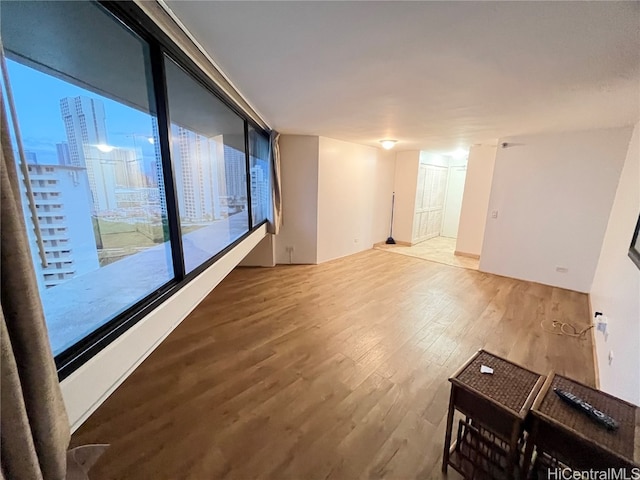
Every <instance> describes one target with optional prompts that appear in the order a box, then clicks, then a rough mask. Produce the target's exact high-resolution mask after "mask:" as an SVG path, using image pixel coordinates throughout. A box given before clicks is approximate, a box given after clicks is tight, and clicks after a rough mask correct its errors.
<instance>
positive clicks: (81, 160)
mask: <svg viewBox="0 0 640 480" xmlns="http://www.w3.org/2000/svg"><path fill="white" fill-rule="evenodd" d="M60 112H61V114H62V120H63V122H64V128H65V130H66V133H67V145H68V148H69V158H70V161H71V165H73V166H76V167H82V168H86V169H87V178H88V179H89V189H90V194H91V204H92V213H93V214H99V213H100V212H104V211H108V210H111V209H113V208H115V205H116V200H115V195H114V193H113V189H114V187H115V174H114V172H113V168H109V165H111V166H112V162H111V159H110V158H109V155H108V153H109V152H110V150H109V149H110V147H109V146H108V140H107V126H106V122H105V113H104V104H103V103H102V101H101V100H98V99H96V98H89V97H84V96H78V97H66V98H63V99H61V100H60Z"/></svg>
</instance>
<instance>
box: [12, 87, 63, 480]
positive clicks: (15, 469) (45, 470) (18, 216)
mask: <svg viewBox="0 0 640 480" xmlns="http://www.w3.org/2000/svg"><path fill="white" fill-rule="evenodd" d="M0 105H1V108H0V111H1V118H0V121H1V123H2V125H1V127H0V128H1V135H2V136H1V140H2V150H1V152H0V155H1V157H0V161H1V164H0V171H1V181H2V184H1V186H0V188H1V196H0V202H1V204H0V229H1V231H2V235H1V243H0V262H1V263H0V267H1V268H0V282H1V284H0V289H1V295H0V297H1V302H2V303H1V309H0V320H1V321H2V325H1V332H0V335H1V336H2V337H1V339H0V343H1V352H2V365H1V367H0V370H1V374H2V385H1V386H0V387H1V389H2V390H1V399H0V400H1V404H0V416H1V420H0V429H1V430H0V440H1V442H2V443H1V461H2V473H3V476H4V477H5V478H6V479H23V478H24V479H29V480H37V479H44V480H47V479H64V478H65V475H66V451H67V446H68V445H69V439H70V435H71V434H70V430H69V420H68V418H67V413H66V410H65V407H64V403H63V401H62V393H61V391H60V384H59V383H58V374H57V371H56V366H55V363H54V361H53V354H52V352H51V347H50V344H49V337H48V335H47V329H46V325H45V321H44V313H43V311H42V305H41V303H40V297H39V294H38V287H37V282H36V278H35V273H34V270H33V265H32V263H31V262H32V260H31V254H30V251H29V242H28V239H27V230H26V228H25V223H24V217H23V214H22V206H21V202H20V188H19V180H18V172H17V169H16V162H15V159H14V156H13V151H12V148H11V141H10V137H9V131H8V125H7V115H6V113H5V109H4V100H1V103H0Z"/></svg>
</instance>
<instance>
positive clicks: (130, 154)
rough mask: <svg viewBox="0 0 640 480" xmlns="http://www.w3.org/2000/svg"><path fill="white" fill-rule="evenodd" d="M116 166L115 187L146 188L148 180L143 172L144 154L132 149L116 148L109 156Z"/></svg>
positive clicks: (111, 162)
mask: <svg viewBox="0 0 640 480" xmlns="http://www.w3.org/2000/svg"><path fill="white" fill-rule="evenodd" d="M107 156H108V158H109V162H110V164H112V165H113V166H114V170H115V171H114V173H115V187H119V188H144V187H146V186H147V185H146V179H145V177H144V173H143V172H142V165H141V163H142V153H141V152H140V151H139V150H134V149H131V148H114V149H113V150H111V151H110V152H109V153H108V154H107Z"/></svg>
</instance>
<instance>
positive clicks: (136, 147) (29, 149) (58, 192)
mask: <svg viewBox="0 0 640 480" xmlns="http://www.w3.org/2000/svg"><path fill="white" fill-rule="evenodd" d="M11 3H12V4H13V5H11V6H7V7H8V8H7V9H6V10H3V15H5V16H6V17H5V18H11V22H3V32H2V33H3V40H4V42H5V48H6V50H7V55H8V57H9V59H8V61H7V63H8V69H9V76H10V82H11V85H12V88H13V93H14V99H15V105H16V109H17V115H18V120H19V125H20V129H21V132H22V138H23V145H24V149H25V151H26V160H27V165H28V172H29V178H28V180H27V179H26V178H22V180H23V182H22V187H23V188H22V193H23V196H22V204H23V210H24V216H25V220H26V225H27V231H28V235H29V243H30V247H31V252H32V257H33V265H34V267H35V272H36V278H37V281H38V287H39V290H40V295H41V298H42V303H43V306H44V311H45V316H46V321H47V326H48V329H49V336H50V339H51V344H52V347H53V352H54V354H56V355H57V354H59V353H61V352H62V351H64V350H65V349H67V348H68V347H70V346H72V345H74V344H75V343H77V342H78V341H80V340H82V339H83V338H84V337H85V336H87V335H88V334H90V333H91V332H93V331H94V330H96V329H97V328H98V327H100V326H102V325H103V324H105V323H106V322H108V321H109V320H111V319H113V318H114V317H115V316H116V315H118V314H119V313H121V312H123V311H124V310H126V309H127V308H129V307H131V306H132V305H134V304H136V303H137V302H139V301H140V300H141V299H143V298H144V297H146V296H148V295H149V294H151V293H153V292H154V291H155V290H157V289H158V288H159V287H161V286H162V285H164V284H166V283H167V282H168V281H170V280H171V279H172V278H173V277H174V272H173V266H172V261H171V247H170V245H169V243H168V234H167V228H166V225H167V219H166V213H165V212H166V207H165V204H164V198H163V197H162V196H161V195H160V187H161V185H162V165H161V162H160V156H159V149H158V148H157V147H158V145H159V143H158V136H157V125H156V124H157V122H156V117H155V113H154V111H155V107H154V105H153V91H152V90H151V88H152V87H151V86H150V85H151V83H150V79H149V75H148V72H150V64H149V48H148V45H147V44H146V43H145V42H143V41H142V40H141V39H140V38H139V37H137V36H135V35H134V34H133V33H131V32H130V31H129V30H127V29H125V28H124V27H123V26H122V25H121V24H120V23H119V22H118V21H116V20H115V19H114V18H113V17H112V16H111V15H110V14H109V13H107V12H106V11H104V10H103V9H102V7H100V6H98V5H96V4H93V3H82V2H11ZM3 9H4V5H3ZM34 16H35V17H34ZM34 18H35V20H37V21H38V22H40V24H39V28H38V33H37V34H36V35H35V37H36V39H37V42H25V41H23V37H22V35H23V33H24V32H30V31H32V30H30V22H32V21H33V20H34ZM79 20H82V21H81V22H78V21H79ZM76 22H78V23H76ZM5 24H6V25H11V27H8V28H7V30H5V28H4V25H5ZM45 27H46V28H45ZM91 32H93V33H91ZM83 33H84V34H86V36H85V38H84V43H83V44H82V46H81V47H82V48H76V49H69V50H66V49H65V50H59V48H60V46H61V45H62V44H64V43H65V37H66V36H67V34H69V35H70V36H71V37H73V38H76V37H78V36H82V34H83ZM103 36H104V37H105V38H107V37H108V38H110V39H112V41H110V43H109V45H110V47H109V48H105V45H106V43H104V42H103V41H101V40H100V39H101V38H102V37H103ZM67 40H68V39H67ZM114 44H117V46H118V49H117V56H118V58H119V59H120V64H119V67H118V75H120V71H122V72H123V73H122V75H120V77H115V78H118V80H116V82H120V81H122V82H124V81H126V82H129V85H126V86H124V87H123V86H122V85H120V84H119V83H115V84H113V89H112V90H113V91H110V89H109V88H110V85H111V84H110V83H105V82H103V81H102V80H100V79H106V78H111V79H113V78H114V77H113V72H112V71H109V70H108V69H109V68H114V65H113V62H112V57H113V54H112V52H111V50H112V49H111V46H112V45H114ZM61 52H64V55H61ZM61 56H62V57H64V61H60V57H61ZM34 58H37V59H38V61H34V60H33V59H34ZM47 58H51V59H53V60H52V62H54V63H56V62H57V64H56V65H55V66H54V67H52V66H51V65H49V64H47V63H41V61H46V59H47ZM65 65H68V66H69V69H67V70H60V68H63V67H64V66H65ZM123 66H127V67H130V68H129V69H128V70H127V69H125V68H124V67H123ZM85 73H87V74H86V75H85ZM94 80H95V81H94ZM14 140H15V138H14ZM14 145H15V141H14ZM16 159H17V161H19V157H18V152H17V149H16ZM27 182H28V183H29V184H30V185H31V188H32V191H33V203H34V206H35V209H36V210H37V222H38V224H37V225H36V222H35V220H34V218H33V217H32V215H31V210H30V204H29V198H28V196H27V194H26V185H27ZM38 237H41V239H42V242H43V244H44V252H45V255H46V258H47V263H48V265H47V266H46V267H45V266H43V265H42V262H41V260H40V255H39V253H40V252H39V249H38V243H37V238H38Z"/></svg>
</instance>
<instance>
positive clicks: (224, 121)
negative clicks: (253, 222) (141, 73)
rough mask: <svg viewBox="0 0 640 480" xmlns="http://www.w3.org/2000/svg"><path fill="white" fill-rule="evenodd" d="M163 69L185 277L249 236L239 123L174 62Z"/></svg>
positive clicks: (241, 123) (240, 127) (242, 141)
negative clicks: (234, 242)
mask: <svg viewBox="0 0 640 480" xmlns="http://www.w3.org/2000/svg"><path fill="white" fill-rule="evenodd" d="M165 69H166V77H167V93H168V98H169V113H170V119H171V157H172V159H173V169H174V172H175V178H176V190H177V194H178V195H177V196H178V210H179V213H180V229H181V231H182V245H183V251H184V264H185V269H186V271H187V273H188V272H190V271H192V270H193V269H195V268H196V267H198V266H199V265H201V264H202V263H203V262H204V261H205V260H207V259H209V258H211V257H212V256H213V255H215V254H216V253H218V252H219V251H221V250H222V249H224V248H225V247H226V246H227V245H229V244H230V243H233V241H234V240H235V239H237V238H238V237H240V236H242V235H243V234H244V233H246V232H247V231H249V217H248V201H247V200H248V197H247V167H246V153H245V146H244V143H245V142H244V120H243V119H242V118H240V117H239V116H238V115H236V114H235V113H234V112H233V111H232V110H231V109H230V108H229V107H227V106H226V105H225V104H224V103H222V102H221V101H220V100H219V99H218V98H216V97H215V96H214V95H213V94H212V93H211V92H210V91H209V90H207V89H206V88H204V87H203V86H202V85H201V84H200V83H198V82H196V81H195V80H194V79H193V78H192V77H191V76H189V75H188V74H187V73H186V72H185V71H184V70H182V69H181V68H180V67H179V66H178V65H176V63H175V62H174V61H173V60H171V59H169V58H166V59H165Z"/></svg>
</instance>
